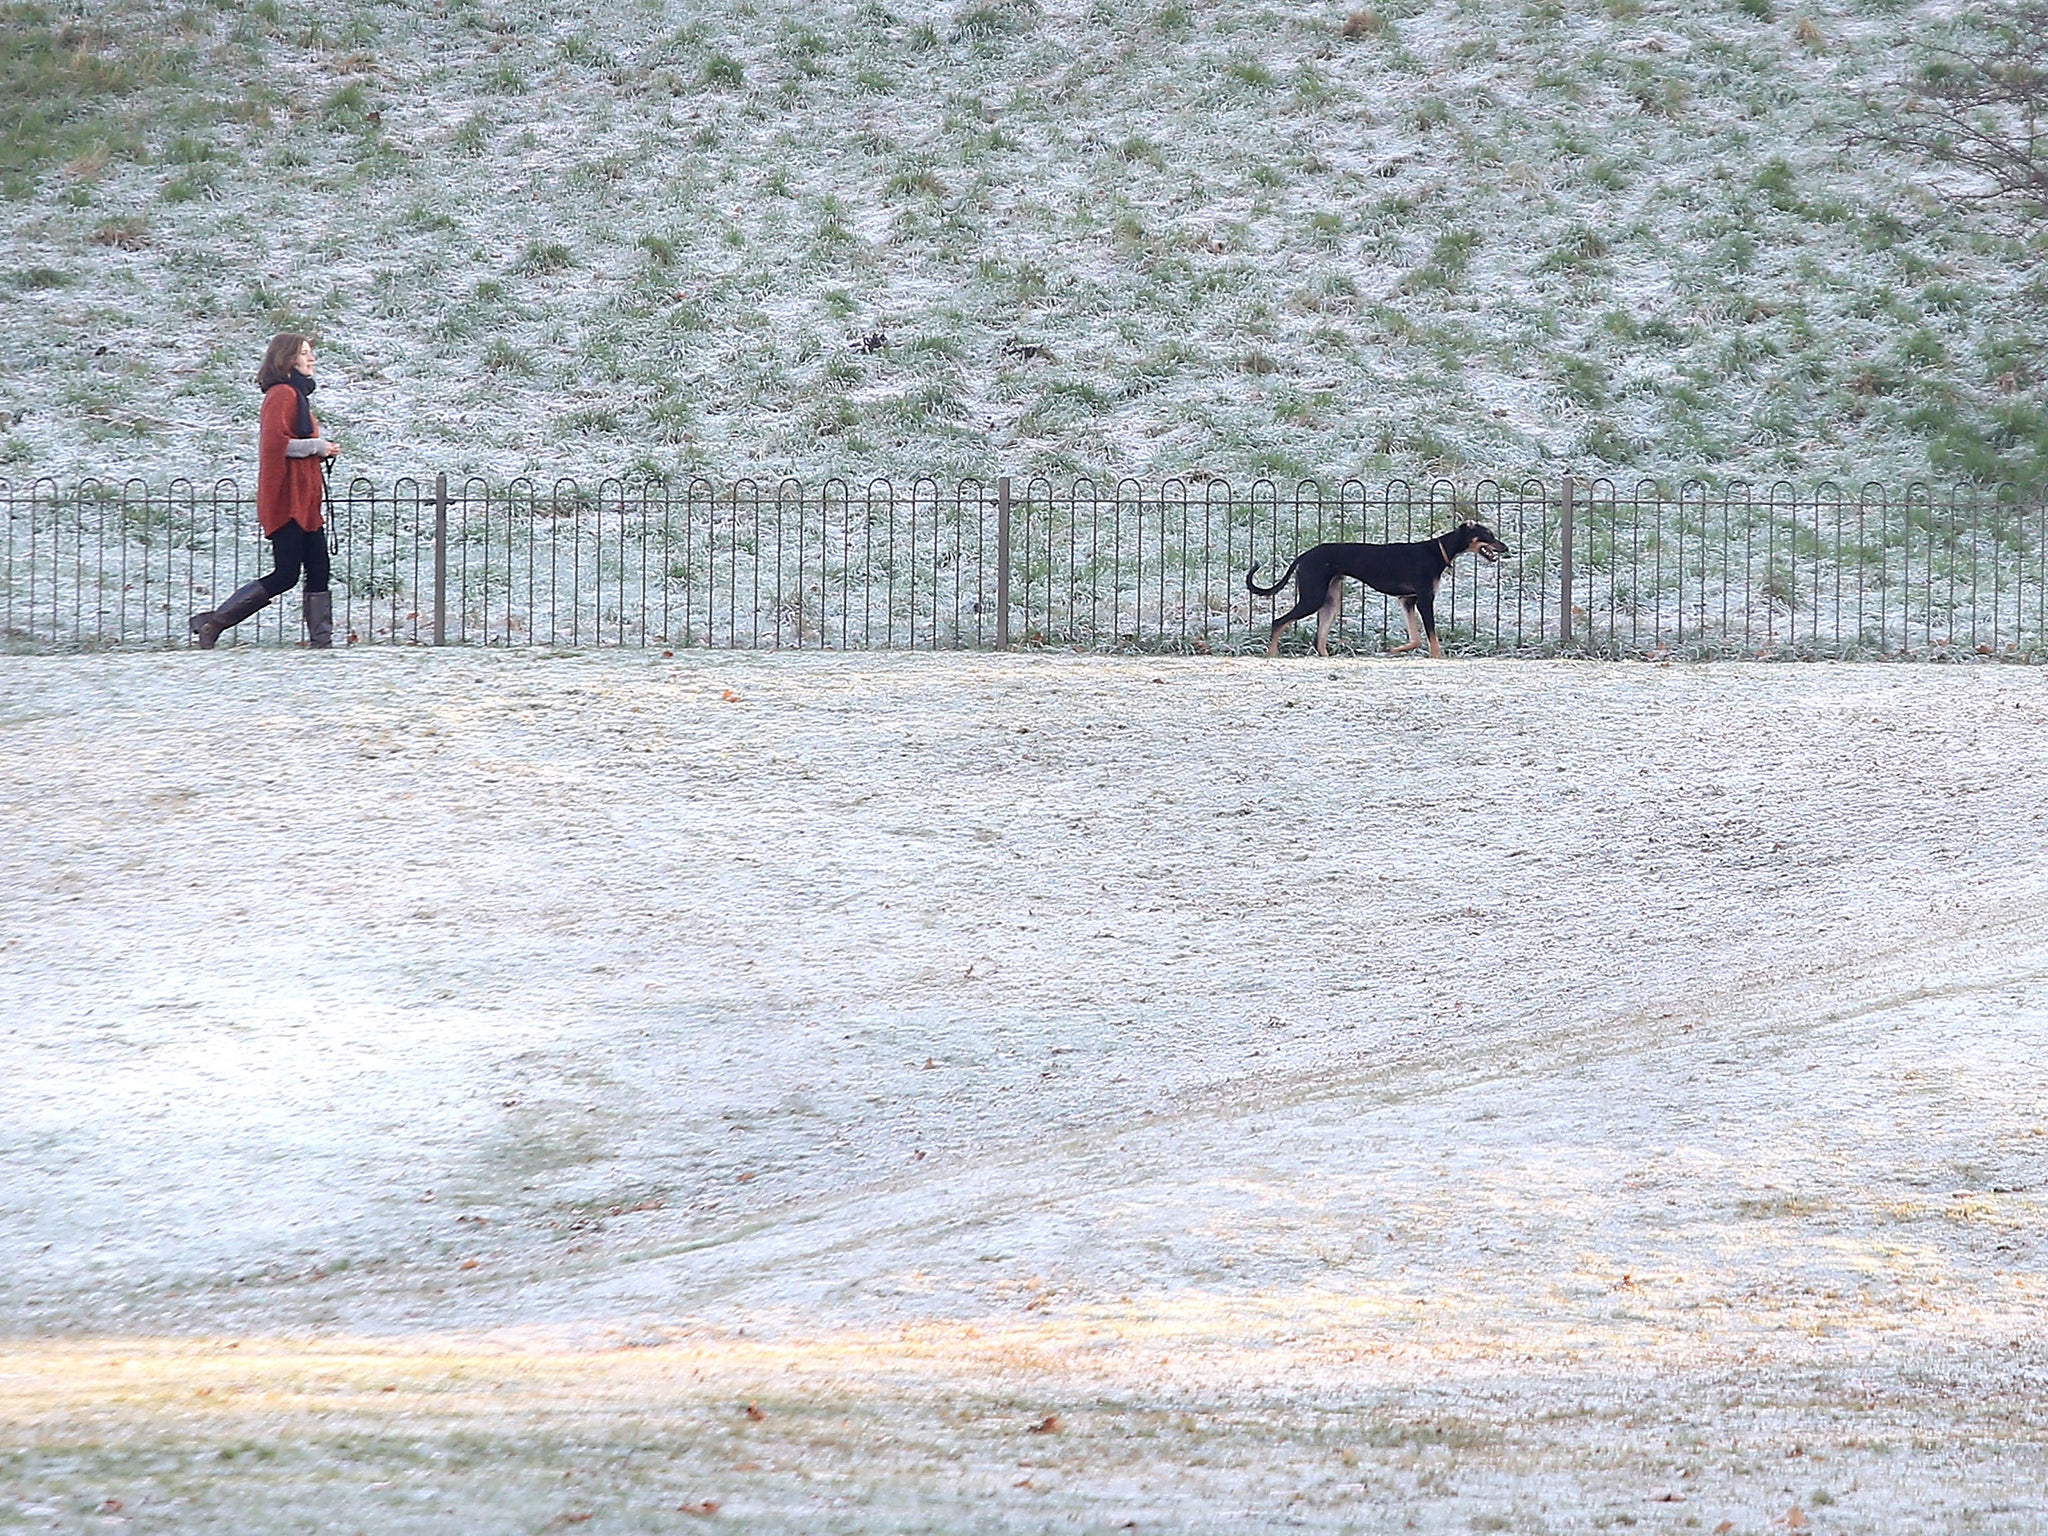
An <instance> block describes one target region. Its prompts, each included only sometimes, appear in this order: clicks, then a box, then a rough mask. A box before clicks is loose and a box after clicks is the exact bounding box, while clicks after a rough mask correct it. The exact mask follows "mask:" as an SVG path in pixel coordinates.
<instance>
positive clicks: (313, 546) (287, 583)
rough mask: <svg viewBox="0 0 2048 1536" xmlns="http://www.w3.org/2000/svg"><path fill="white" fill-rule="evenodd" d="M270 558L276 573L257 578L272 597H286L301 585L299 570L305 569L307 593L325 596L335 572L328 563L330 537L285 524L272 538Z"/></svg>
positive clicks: (319, 531) (316, 531) (294, 524)
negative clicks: (329, 580) (329, 579)
mask: <svg viewBox="0 0 2048 1536" xmlns="http://www.w3.org/2000/svg"><path fill="white" fill-rule="evenodd" d="M270 557H271V559H273V560H274V561H276V562H277V569H276V570H274V571H272V572H271V573H270V574H269V575H268V576H262V577H259V578H257V579H258V580H260V581H261V582H262V583H263V590H264V591H266V592H268V593H269V594H270V595H271V596H272V597H283V596H284V595H285V593H287V592H289V591H291V589H292V588H293V587H295V586H297V585H298V584H299V567H300V566H302V565H303V566H304V567H305V568H306V590H307V591H308V592H325V591H326V590H327V578H328V576H329V575H330V574H332V568H331V567H330V566H329V564H328V561H327V535H326V533H325V532H324V531H322V530H320V529H315V530H314V531H313V532H312V533H308V532H306V530H305V529H303V528H301V527H300V526H299V525H298V524H297V523H286V524H285V525H284V526H283V527H282V528H280V529H278V530H277V532H275V533H273V534H272V535H271V536H270Z"/></svg>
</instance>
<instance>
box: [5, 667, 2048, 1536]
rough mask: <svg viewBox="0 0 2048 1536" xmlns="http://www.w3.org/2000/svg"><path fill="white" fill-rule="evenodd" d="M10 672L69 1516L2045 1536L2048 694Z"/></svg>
mask: <svg viewBox="0 0 2048 1536" xmlns="http://www.w3.org/2000/svg"><path fill="white" fill-rule="evenodd" d="M4 667H5V670H4V672H0V783H4V786H5V791H4V795H0V807H4V809H0V893H4V894H0V946H4V947H0V996H4V1022H0V1255H4V1260H0V1339H4V1343H0V1529H36V1530H41V1529H51V1528H54V1529H63V1530H75V1529H85V1528H91V1529H99V1528H102V1527H103V1526H104V1525H113V1524H118V1523H121V1522H131V1523H132V1525H133V1528H135V1529H137V1530H150V1531H199V1530H211V1531H219V1530H234V1531H242V1532H247V1531H264V1530H280V1531H281V1530H294V1531H298V1530H314V1529H322V1530H327V1529H332V1530H341V1531H349V1530H366V1531H376V1532H380V1533H381V1532H400V1531H446V1530H478V1531H481V1530H491V1531H512V1530H529V1531H531V1530H542V1529H561V1528H571V1527H573V1528H577V1529H583V1530H589V1531H592V1532H597V1531H617V1532H626V1531H633V1532H641V1531H659V1530H668V1529H691V1530H698V1529H703V1528H705V1526H706V1524H707V1522H708V1523H710V1524H712V1525H715V1526H728V1525H729V1526H732V1527H736V1528H741V1529H746V1530H750V1531H757V1530H768V1531H774V1530H791V1531H796V1530H802V1531H821V1530H843V1531H879V1530H890V1531H893V1530H942V1529H943V1530H967V1529H974V1530H1043V1529H1060V1530H1071V1529H1111V1528H1116V1527H1120V1526H1123V1525H1124V1524H1125V1523H1126V1522H1136V1528H1137V1529H1139V1530H1145V1529H1177V1530H1190V1531H1210V1530H1214V1531H1231V1530H1254V1529H1265V1528H1274V1527H1287V1528H1297V1527H1299V1528H1304V1529H1320V1530H1375V1529H1382V1528H1391V1529H1400V1528H1407V1527H1413V1528H1416V1529H1422V1530H1443V1531H1467V1530H1518V1531H1521V1530H1527V1531H1548V1530H1582V1529H1589V1528H1593V1527H1598V1526H1606V1525H1639V1526H1643V1527H1648V1528H1652V1529H1658V1530H1665V1529H1670V1530H1691V1529H1700V1530H1709V1531H1711V1530H1715V1529H1718V1528H1720V1527H1721V1524H1722V1522H1723V1521H1731V1522H1733V1525H1732V1529H1733V1530H1736V1531H1751V1530H1762V1529H1765V1528H1768V1527H1770V1526H1772V1525H1774V1524H1775V1525H1777V1526H1778V1528H1781V1529H1782V1528H1784V1525H1783V1523H1784V1522H1785V1521H1786V1520H1787V1518H1788V1515H1789V1512H1790V1511H1791V1510H1792V1509H1793V1508H1794V1507H1795V1506H1796V1507H1798V1508H1799V1509H1800V1510H1801V1511H1802V1514H1801V1515H1800V1516H1798V1517H1796V1518H1795V1519H1794V1520H1793V1524H1794V1525H1797V1523H1798V1521H1799V1520H1810V1521H1811V1522H1812V1527H1813V1529H1815V1530H1822V1531H1837V1530H1839V1531H1872V1532H1877V1531H1882V1532H1887V1533H1890V1532H1902V1531H1915V1530H1944V1531H1949V1530H2011V1531H2019V1530H2037V1529H2040V1528H2041V1526H2042V1524H2043V1523H2044V1521H2048V1496H2044V1494H2043V1491H2042V1490H2043V1489H2044V1488H2048V1410H2044V1395H2043V1390H2042V1389H2043V1384H2044V1382H2043V1377H2044V1364H2048V1358H2044V1349H2043V1343H2042V1331H2041V1326H2040V1323H2041V1307H2042V1303H2043V1300H2044V1291H2048V1286H2044V1283H2043V1281H2042V1279H2041V1272H2042V1265H2041V1261H2042V1258H2043V1256H2044V1255H2043V1251H2042V1243H2041V1215H2042V1195H2041V1189H2042V1186H2043V1183H2044V1181H2048V1113H2044V1108H2043V1088H2044V1086H2048V1070H2044V1068H2048V1063H2044V1052H2043V1038H2044V1026H2048V941H2044V939H2043V937H2042V934H2041V926H2040V921H2039V902H2040V894H2041V890H2042V876H2043V863H2044V856H2043V852H2042V848H2043V838H2042V832H2043V825H2042V823H2043V820H2044V817H2048V788H2044V785H2043V781H2042V778H2041V775H2040V773H2039V770H2038V765H2039V763H2040V761H2041V759H2042V756H2043V751H2044V748H2048V691H2044V679H2043V677H2042V675H2041V674H2040V673H2038V672H2035V671H2031V670H2019V669H1998V668H1982V669H1956V668H1917V669H1916V668H1889V669H1885V668H1856V667H1831V668H1825V669H1822V668H1799V667H1755V668H1727V669H1714V670H1709V669H1696V670H1686V669H1682V668H1678V669H1674V668H1651V667H1622V666H1617V667H1602V666H1592V665H1572V664H1560V665H1544V664H1527V663H1506V664H1494V663H1457V662H1451V663H1442V664H1428V663H1418V664H1414V665H1402V664H1398V663H1391V662H1388V663H1381V662H1346V663H1344V664H1341V665H1331V664H1324V663H1313V662H1283V663H1278V664H1269V663H1264V662H1248V661H1228V662H1226V661H1199V662H1198V661H1130V660H1114V659H1099V658H1098V659H1082V658H1006V657H988V656H970V657H858V658H855V657H823V656H791V655H784V656H774V657H770V656H689V657H685V658H679V659H673V660H668V659H658V658H654V657H645V656H628V655H607V656H581V657H549V656H540V655H515V654H495V655H479V654H474V653H469V654H445V653H444V654H423V653H413V654H406V653H383V654H376V655H364V654H347V655H336V656H325V657H322V656H311V655H306V654H290V653H278V654H257V653H236V654H233V655H229V654H227V653H219V654H217V655H214V656H200V655H177V656H162V655H149V656H102V657H74V658H50V659H14V660H10V661H7V662H6V663H4ZM749 1403H752V1404H754V1405H756V1407H757V1411H758V1412H759V1413H760V1414H762V1415H763V1416H762V1417H760V1418H758V1419H756V1418H753V1417H750V1416H749V1415H748V1414H747V1413H746V1411H745V1410H746V1406H747V1405H748V1404H749ZM1051 1415H1056V1416H1057V1419H1058V1425H1057V1427H1056V1428H1054V1429H1052V1430H1050V1431H1049V1432H1046V1433H1042V1434H1034V1433H1032V1430H1033V1428H1034V1427H1035V1426H1039V1425H1041V1424H1043V1423H1044V1422H1045V1421H1046V1419H1047V1418H1048V1416H1051ZM706 1500H710V1501H714V1502H715V1503H716V1504H717V1505H718V1506H719V1507H718V1510H717V1512H716V1513H715V1514H711V1515H707V1514H705V1513H703V1510H704V1509H705V1502H704V1501H706ZM117 1506H118V1507H117ZM586 1516H587V1517H588V1518H587V1520H586V1519H585V1518H584V1517H586Z"/></svg>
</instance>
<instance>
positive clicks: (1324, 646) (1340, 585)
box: [1316, 576, 1344, 656]
mask: <svg viewBox="0 0 2048 1536" xmlns="http://www.w3.org/2000/svg"><path fill="white" fill-rule="evenodd" d="M1343 612H1344V578H1343V577H1342V576H1332V577H1331V578H1330V595H1329V596H1328V597H1327V598H1325V599H1324V600H1323V606H1322V607H1320V608H1318V609H1317V610H1316V654H1317V655H1318V656H1327V655H1329V654H1330V626H1331V625H1333V624H1335V623H1336V622H1337V619H1338V616H1339V615H1341V614H1342V613H1343Z"/></svg>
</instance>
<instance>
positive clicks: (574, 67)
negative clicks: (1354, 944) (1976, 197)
mask: <svg viewBox="0 0 2048 1536" xmlns="http://www.w3.org/2000/svg"><path fill="white" fill-rule="evenodd" d="M1932 15H1933V11H1932V8H1919V9H1916V8H1915V7H1911V6H1904V5H1898V4H1892V3H1882V0H1864V3H1860V4H1842V3H1834V4H1815V5H1812V6H1809V7H1805V8H1801V9H1796V10H1795V9H1777V10H1774V9H1773V0H1726V3H1721V0H1607V3H1605V4H1597V5H1596V4H1586V3H1583V0H1535V3H1532V4H1527V5H1524V6H1519V7H1511V8H1503V7H1497V6H1494V5H1492V4H1483V3H1477V0H1469V3H1468V0H1454V3H1423V0H1393V3H1389V4H1384V5H1380V6H1377V7H1376V8H1374V9H1372V10H1365V11H1356V12H1347V11H1346V10H1345V9H1344V7H1343V6H1342V5H1337V6H1315V5H1274V4H1258V3H1254V0H1227V3H1218V4H1206V5H1197V4H1192V3H1183V0H1098V3H1080V0H1051V3H1046V4H1038V3H1035V0H986V3H984V0H969V3H967V4H965V5H962V6H960V7H957V8H942V9H927V8H913V7H903V8H901V9H896V10H892V9H888V8H885V7H884V5H882V4H881V3H878V0H869V3H865V4H859V5H847V4H816V3H814V4H797V3H793V0H741V3H738V4H734V5H731V6H728V7H722V8H717V9H712V8H706V7H699V6H687V5H679V4H665V3H639V4H591V3H549V0H515V3H502V4H499V3H489V0H413V3H397V0H322V3H321V4H319V5H317V6H315V5H310V4H300V3H296V0H257V3H256V4H254V5H249V6H245V5H242V4H232V5H229V4H224V3H220V4H215V5H212V6H206V5H197V4H186V5H174V4H165V3H160V0H101V3H95V4H92V5H89V6H88V5H78V4H72V5H65V4H55V3H51V4H38V5H21V4H14V5H8V6H6V7H4V8H0V29H4V38H0V41H4V48H0V60H4V64H0V69H4V71H5V78H4V80H0V102H4V103H5V105H4V106H0V136H4V140H0V181H4V193H5V198H6V201H5V202H4V204H0V206H4V211H5V223H6V225H7V232H6V234H5V236H4V239H0V417H4V421H0V476H5V477H7V478H11V479H14V480H15V481H17V482H19V481H21V480H24V479H28V478H31V477H33V476H35V475H39V474H58V475H64V476H69V475H73V474H77V473H85V472H97V473H101V474H107V475H123V474H141V475H145V476H147V477H148V478H150V479H152V480H162V479H165V478H168V477H169V476H171V475H173V474H186V475H192V476H195V477H199V476H211V475H213V474H216V473H240V474H244V475H246V474H247V473H248V468H249V465H250V462H251V458H252V450H251V446H250V436H251V425H252V422H253V417H254V409H255V395H254V391H253V388H252V386H251V383H250V374H251V372H252V370H253V367H254V363H255V359H256V357H257V355H258V353H259V352H260V350H261V347H262V344H263V341H264V339H265V338H266V337H267V335H268V334H269V333H270V331H271V330H273V329H274V328H278V327H294V328H305V329H310V330H311V331H313V332H314V333H316V334H317V335H318V336H319V337H320V338H321V339H322V344H323V355H324V358H325V360H326V363H327V367H328V370H329V372H328V374H327V375H326V376H325V378H324V384H325V388H324V390H323V393H322V395H321V397H320V400H321V403H322V405H323V407H324V409H325V411H326V414H327V417H328V420H329V422H330V425H331V427H332V429H333V430H334V431H335V432H337V433H338V434H339V435H341V436H342V437H343V438H344V440H345V441H346V443H347V444H348V447H349V450H350V456H349V458H348V460H347V463H348V464H349V465H350V466H351V467H352V468H354V469H355V470H357V471H358V472H364V473H370V474H374V475H378V476H385V475H392V474H399V473H407V472H420V471H431V470H433V469H438V468H445V469H448V470H450V471H463V470H474V471H481V472H485V473H489V474H491V475H492V476H493V477H494V478H495V477H498V476H501V475H509V474H514V473H520V472H537V473H556V472H560V473H575V474H580V475H591V474H596V473H606V472H612V473H617V472H631V473H677V472H680V471H684V470H689V469H694V468H713V469H715V470H717V471H718V472H720V473H722V474H737V473H743V472H753V473H782V472H789V471H794V472H797V473H801V474H804V475H807V476H818V475H822V474H825V473H828V472H837V473H844V474H849V475H859V476H865V475H868V474H887V475H894V476H897V477H904V476H908V475H912V474H916V473H922V472H933V473H939V474H942V475H944V474H952V473H992V472H997V471H1007V472H1010V473H1013V474H1023V473H1027V472H1031V471H1034V470H1051V471H1054V472H1065V471H1074V470H1079V471H1089V472H1097V473H1101V472H1112V473H1137V474H1144V475H1162V474H1170V473H1184V472H1189V471H1193V470H1195V469H1198V468H1208V469H1212V470H1214V471H1216V472H1218V473H1223V474H1227V475H1231V476H1233V477H1243V476H1246V475H1248V474H1250V473H1253V472H1265V473H1271V474H1274V475H1277V476H1282V477H1292V476H1294V475H1296V474H1317V475H1342V474H1363V475H1368V476H1379V475H1385V474H1389V473H1395V472H1400V473H1416V472H1439V473H1452V474H1458V475H1469V474H1475V473H1477V474H1486V473H1502V474H1507V473H1521V472H1524V471H1527V470H1532V469H1535V470H1555V469H1561V468H1562V467H1564V466H1565V465H1566V464H1569V465H1571V466H1572V467H1575V468H1578V469H1580V470H1582V471H1593V472H1600V471H1602V470H1605V471H1608V472H1622V471H1627V472H1631V473H1633V472H1646V473H1654V474H1680V473H1686V472H1693V471H1705V472H1707V473H1710V474H1713V475H1716V476H1720V477H1736V476H1747V477H1755V478H1762V477H1777V476H1790V477H1794V478H1798V479H1802V480H1803V479H1808V478H1812V477H1815V476H1818V475H1837V476H1842V477H1845V478H1851V479H1862V478H1866V477H1870V476H1903V475H1909V474H1925V473H1929V472H1933V473H1937V474H1942V475H1967V476H1971V477H1975V478H1982V479H2017V478H2027V477H2032V476H2034V475H2037V474H2038V473H2040V472H2041V471H2042V470H2043V469H2044V468H2048V388H2044V369H2043V366H2042V361H2041V360H2042V350H2041V349H2042V344H2043V340H2044V337H2048V302H2044V301H2048V275H2044V271H2043V268H2042V266H2041V263H2040V256H2041V251H2042V249H2043V241H2042V240H2041V238H2040V237H2039V236H2038V235H2037V236H2036V237H2035V238H2034V243H2033V246H2032V248H2031V249H2029V247H2028V245H2027V243H2026V242H2027V232H2026V231H2025V229H2024V228H2022V227H2021V226H2019V225H2018V224H2016V223H2013V222H2011V221H2010V220H2009V217H2008V216H2005V215H2001V214H1996V213H1993V214H1985V213H1979V212H1975V211H1972V210H1971V209H1969V208H1967V207H1965V206H1963V205H1961V204H1959V203H1958V202H1957V201H1956V199H1955V198H1954V197H1953V196H1951V195H1949V192H1950V191H1951V190H1952V189H1945V188H1944V187H1943V186H1942V185H1941V184H1940V181H1939V179H1938V178H1937V177H1936V176H1935V175H1934V174H1933V173H1932V172H1931V171H1930V170H1929V169H1928V168H1927V167H1924V166H1920V165H1916V164H1914V163H1911V162H1910V161H1908V160H1906V159H1904V158H1902V157H1899V156H1897V155H1895V154H1892V153H1891V152H1888V151H1882V150H1877V149H1871V148H1859V147H1855V146H1854V145H1853V143H1852V141H1851V139H1850V136H1849V133H1848V126H1849V124H1850V123H1851V122H1852V121H1853V120H1854V119H1855V117H1856V116H1857V114H1858V112H1859V111H1860V110H1861V109H1860V108H1859V107H1858V105H1857V97H1858V96H1859V94H1862V93H1866V92H1869V91H1872V90H1876V89H1878V88H1880V86H1881V85H1882V82H1884V81H1885V80H1887V79H1889V78H1892V77H1894V76H1896V75H1897V74H1898V73H1899V72H1900V71H1901V70H1902V69H1903V68H1904V67H1905V65H1906V63H1907V62H1908V61H1909V59H1910V57H1911V50H1910V48H1909V47H1907V46H1906V44H1905V40H1906V39H1908V38H1909V37H1910V36H1912V35H1913V34H1914V33H1916V32H1917V31H1919V30H1921V29H1923V28H1925V27H1926V26H1928V25H1931V24H1933V23H1932V21H1931V19H1930V18H1931V17H1932Z"/></svg>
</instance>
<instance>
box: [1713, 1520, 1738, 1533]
mask: <svg viewBox="0 0 2048 1536" xmlns="http://www.w3.org/2000/svg"><path fill="white" fill-rule="evenodd" d="M1734 1529H1735V1522H1734V1521H1733V1520H1723V1521H1722V1522H1721V1523H1720V1524H1719V1525H1717V1526H1715V1527H1714V1536H1728V1533H1729V1532H1730V1531H1732V1530H1734Z"/></svg>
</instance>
